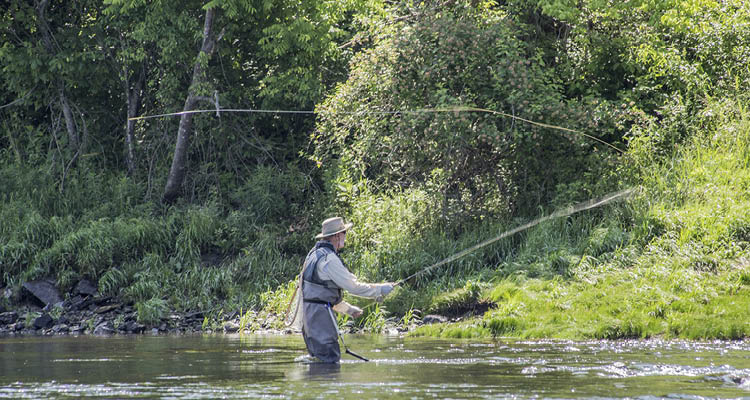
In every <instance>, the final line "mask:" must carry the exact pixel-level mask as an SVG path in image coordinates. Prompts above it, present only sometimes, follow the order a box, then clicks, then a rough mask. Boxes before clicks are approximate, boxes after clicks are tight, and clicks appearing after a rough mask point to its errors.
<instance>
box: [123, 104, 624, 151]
mask: <svg viewBox="0 0 750 400" xmlns="http://www.w3.org/2000/svg"><path fill="white" fill-rule="evenodd" d="M222 112H231V113H255V114H306V115H314V114H343V115H397V114H427V113H446V112H454V113H458V112H479V113H488V114H493V115H499V116H502V117H506V118H512V119H514V120H519V121H521V122H525V123H527V124H530V125H535V126H539V127H542V128H548V129H557V130H560V131H563V132H568V133H575V134H578V135H582V136H585V137H587V138H589V139H591V140H594V141H596V142H598V143H601V144H604V145H605V146H607V147H610V148H612V149H614V150H616V151H618V152H620V153H625V151H624V150H622V149H620V148H618V147H616V146H614V145H612V144H610V143H607V142H605V141H603V140H601V139H599V138H597V137H594V136H591V135H589V134H586V133H584V132H581V131H577V130H575V129H570V128H566V127H563V126H557V125H551V124H545V123H543V122H538V121H533V120H530V119H526V118H521V117H518V116H515V115H511V114H507V113H504V112H501V111H495V110H490V109H486V108H478V107H468V106H456V107H446V108H421V109H416V110H395V111H336V112H331V111H323V112H321V111H311V110H263V109H252V108H247V109H242V108H218V107H217V108H215V109H211V110H209V109H205V110H189V111H180V112H173V113H165V114H154V115H144V116H140V117H131V118H128V121H138V120H145V119H151V118H164V117H174V116H178V115H187V114H201V113H216V114H217V115H218V114H219V113H222Z"/></svg>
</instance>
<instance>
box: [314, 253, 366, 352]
mask: <svg viewBox="0 0 750 400" xmlns="http://www.w3.org/2000/svg"><path fill="white" fill-rule="evenodd" d="M327 257H338V256H337V255H336V251H335V249H334V247H333V245H331V244H330V243H328V242H325V241H321V242H318V243H317V244H316V245H315V248H313V249H312V250H311V251H310V253H309V254H308V255H307V258H306V259H305V266H304V270H303V272H302V307H303V308H302V337H303V338H304V339H305V345H306V346H307V352H308V353H310V355H311V356H313V357H317V358H318V359H320V360H321V361H322V362H327V363H336V362H339V360H340V359H341V349H340V347H339V341H338V340H339V338H341V339H342V341H343V337H341V333H340V332H339V329H338V325H337V323H336V318H335V317H334V316H333V311H332V310H331V307H332V306H333V305H335V304H338V303H339V302H340V301H341V298H342V293H341V288H340V287H338V285H336V284H335V283H334V282H333V281H330V280H322V279H320V276H319V275H318V264H319V262H320V261H321V260H324V259H326V258H327ZM344 348H345V349H346V353H347V354H351V355H353V356H355V357H357V358H360V359H363V360H366V359H364V358H363V357H360V356H357V355H355V354H353V353H352V352H351V351H349V349H348V348H347V347H346V344H344Z"/></svg>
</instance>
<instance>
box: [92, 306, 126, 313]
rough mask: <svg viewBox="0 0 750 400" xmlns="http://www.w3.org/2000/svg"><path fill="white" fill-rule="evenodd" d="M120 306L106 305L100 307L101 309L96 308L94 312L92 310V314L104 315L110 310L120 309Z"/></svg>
mask: <svg viewBox="0 0 750 400" xmlns="http://www.w3.org/2000/svg"><path fill="white" fill-rule="evenodd" d="M120 306H121V304H111V305H108V306H101V307H99V308H97V309H96V310H94V312H95V313H97V314H104V313H106V312H110V311H112V310H116V309H118V308H120Z"/></svg>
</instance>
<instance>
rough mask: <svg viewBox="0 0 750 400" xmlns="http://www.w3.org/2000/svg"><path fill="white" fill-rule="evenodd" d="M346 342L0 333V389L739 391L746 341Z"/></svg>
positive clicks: (250, 394)
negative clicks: (316, 354) (338, 358)
mask: <svg viewBox="0 0 750 400" xmlns="http://www.w3.org/2000/svg"><path fill="white" fill-rule="evenodd" d="M346 340H347V344H348V345H349V348H350V349H351V350H353V351H354V352H355V353H358V354H361V355H363V356H365V357H367V358H369V359H370V360H371V361H370V362H363V361H359V360H357V359H355V358H352V357H351V356H348V355H344V359H343V360H342V362H341V364H340V365H334V366H331V365H314V364H313V365H309V364H301V363H295V362H294V358H295V357H297V356H300V355H303V354H305V350H304V343H303V342H302V340H301V338H300V337H299V336H297V335H295V336H278V335H276V336H274V335H249V336H248V335H245V336H240V335H194V336H193V335H190V336H149V335H141V336H113V337H93V336H79V337H74V336H58V337H12V338H0V357H2V359H1V361H0V398H38V399H49V398H163V399H177V398H186V399H214V398H230V399H231V398H259V397H262V398H272V399H286V398H295V399H296V398H335V399H343V398H352V399H354V398H364V399H386V398H388V399H414V398H420V399H421V398H451V399H464V398H472V399H476V398H479V399H481V398H485V399H490V398H508V397H513V398H644V399H650V398H665V397H666V398H675V399H693V398H695V399H699V398H742V397H745V398H750V342H747V341H743V342H721V341H717V342H690V341H587V342H572V341H546V340H545V341H536V340H535V341H521V340H505V339H498V340H493V341H476V340H472V341H459V340H438V339H423V338H400V337H391V336H365V335H347V336H346ZM342 350H343V349H342Z"/></svg>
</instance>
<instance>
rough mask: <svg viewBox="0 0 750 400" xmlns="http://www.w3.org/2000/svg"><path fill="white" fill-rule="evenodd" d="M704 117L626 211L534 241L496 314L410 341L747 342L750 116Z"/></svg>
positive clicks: (558, 228) (495, 294) (735, 111)
mask: <svg viewBox="0 0 750 400" xmlns="http://www.w3.org/2000/svg"><path fill="white" fill-rule="evenodd" d="M705 112H706V114H707V115H712V118H707V119H706V121H704V125H703V126H702V128H703V129H704V133H703V134H702V135H698V136H694V137H692V139H691V140H690V141H688V142H687V143H685V144H684V145H683V146H682V147H681V148H680V149H679V151H677V152H676V153H675V156H674V157H673V158H672V159H669V160H667V161H666V162H664V163H662V164H659V163H656V162H655V163H652V164H650V165H644V166H643V170H641V171H639V172H638V175H639V176H641V177H643V180H642V181H641V182H638V183H639V185H640V192H639V194H638V195H637V196H636V197H635V198H634V199H632V200H631V201H630V202H629V203H628V204H626V205H619V206H614V207H610V209H609V210H608V211H605V212H603V214H602V216H601V218H600V219H599V222H598V223H596V219H593V218H590V217H580V216H579V217H574V218H569V219H568V220H567V221H555V222H552V223H550V224H546V225H544V226H540V227H537V228H535V229H534V230H532V231H531V232H529V233H528V234H527V236H526V240H525V241H524V243H522V244H521V246H520V251H519V252H518V253H517V254H516V255H515V256H514V257H511V258H510V259H508V260H506V261H504V262H503V263H501V264H500V265H499V267H498V268H496V269H495V273H496V277H497V279H499V281H498V282H496V283H495V284H494V285H493V287H492V288H491V289H487V290H484V291H483V293H482V295H481V296H483V297H484V298H486V299H487V300H489V301H491V302H492V303H493V305H494V308H493V309H491V310H490V311H488V312H487V313H486V314H485V315H483V316H481V317H477V318H475V319H473V320H471V321H469V322H464V323H462V324H460V325H455V324H453V325H451V324H442V325H441V324H438V325H433V326H425V327H422V328H420V329H418V330H417V331H415V332H414V333H413V334H414V335H425V336H441V337H475V336H481V337H489V336H508V337H522V338H568V339H588V338H597V339H623V338H651V337H665V338H687V339H741V338H746V337H750V286H749V283H750V257H748V254H750V237H749V236H748V232H750V228H749V227H748V221H749V220H750V190H749V189H750V145H749V143H750V118H749V117H750V115H748V113H747V112H745V110H744V108H743V107H742V105H741V103H737V102H729V101H727V102H723V103H713V104H711V105H710V106H709V107H708V108H707V109H706V110H705ZM636 150H637V149H636ZM571 228H572V229H571ZM550 272H552V273H556V274H554V276H553V277H550V276H549V273H550Z"/></svg>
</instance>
